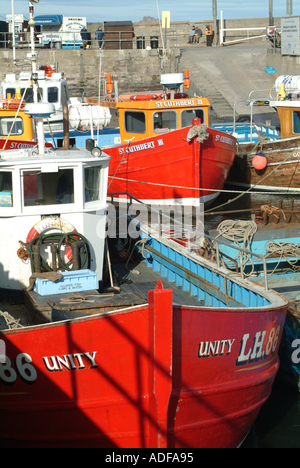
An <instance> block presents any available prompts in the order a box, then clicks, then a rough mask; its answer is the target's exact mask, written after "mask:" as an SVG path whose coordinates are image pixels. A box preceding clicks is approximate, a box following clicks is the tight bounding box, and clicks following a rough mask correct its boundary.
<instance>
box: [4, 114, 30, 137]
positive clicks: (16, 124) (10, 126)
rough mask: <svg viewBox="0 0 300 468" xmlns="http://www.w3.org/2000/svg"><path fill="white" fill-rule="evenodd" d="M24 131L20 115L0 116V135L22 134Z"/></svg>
mask: <svg viewBox="0 0 300 468" xmlns="http://www.w3.org/2000/svg"><path fill="white" fill-rule="evenodd" d="M23 132H24V128H23V119H22V117H17V118H16V119H15V118H14V117H0V136H6V135H8V134H9V133H10V135H22V133H23Z"/></svg>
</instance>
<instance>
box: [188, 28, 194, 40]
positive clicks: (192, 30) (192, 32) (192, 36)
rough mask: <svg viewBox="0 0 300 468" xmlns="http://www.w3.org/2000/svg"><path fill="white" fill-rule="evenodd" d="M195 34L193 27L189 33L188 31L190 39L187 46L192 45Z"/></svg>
mask: <svg viewBox="0 0 300 468" xmlns="http://www.w3.org/2000/svg"><path fill="white" fill-rule="evenodd" d="M195 33H196V30H195V26H193V27H192V29H191V31H190V37H189V42H188V44H193V42H194V39H195Z"/></svg>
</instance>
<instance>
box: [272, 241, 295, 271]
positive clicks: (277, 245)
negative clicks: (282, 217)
mask: <svg viewBox="0 0 300 468" xmlns="http://www.w3.org/2000/svg"><path fill="white" fill-rule="evenodd" d="M265 250H266V252H267V253H266V254H265V257H266V258H268V257H269V258H270V257H271V255H274V254H275V255H276V257H280V258H279V261H278V263H277V265H276V267H275V268H274V270H273V271H272V273H271V275H273V274H274V273H275V271H276V270H277V268H278V266H279V265H280V263H281V261H282V260H283V259H284V260H285V261H286V262H287V263H288V264H289V265H290V266H291V268H292V270H296V271H299V270H300V266H297V263H298V262H299V260H300V244H294V243H293V242H276V241H268V242H266V244H265ZM288 257H293V258H294V260H292V259H291V258H288Z"/></svg>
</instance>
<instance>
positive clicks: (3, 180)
mask: <svg viewBox="0 0 300 468" xmlns="http://www.w3.org/2000/svg"><path fill="white" fill-rule="evenodd" d="M0 206H1V207H2V206H9V207H12V206H13V198H12V173H11V172H4V171H1V172H0Z"/></svg>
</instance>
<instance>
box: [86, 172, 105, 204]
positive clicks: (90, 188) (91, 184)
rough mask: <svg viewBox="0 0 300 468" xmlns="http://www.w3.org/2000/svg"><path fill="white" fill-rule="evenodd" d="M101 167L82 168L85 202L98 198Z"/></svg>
mask: <svg viewBox="0 0 300 468" xmlns="http://www.w3.org/2000/svg"><path fill="white" fill-rule="evenodd" d="M101 169H102V167H101V166H100V167H99V166H97V167H86V168H85V169H84V190H85V202H93V201H99V200H100V197H101V192H100V184H101Z"/></svg>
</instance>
